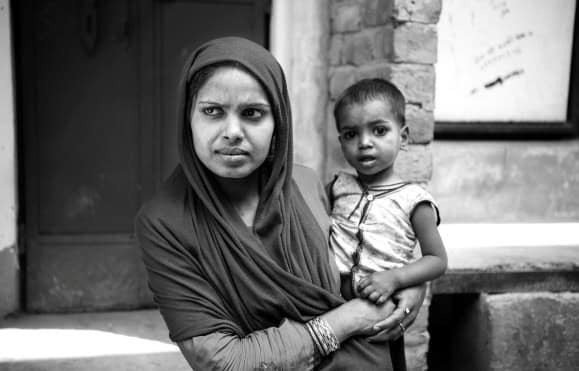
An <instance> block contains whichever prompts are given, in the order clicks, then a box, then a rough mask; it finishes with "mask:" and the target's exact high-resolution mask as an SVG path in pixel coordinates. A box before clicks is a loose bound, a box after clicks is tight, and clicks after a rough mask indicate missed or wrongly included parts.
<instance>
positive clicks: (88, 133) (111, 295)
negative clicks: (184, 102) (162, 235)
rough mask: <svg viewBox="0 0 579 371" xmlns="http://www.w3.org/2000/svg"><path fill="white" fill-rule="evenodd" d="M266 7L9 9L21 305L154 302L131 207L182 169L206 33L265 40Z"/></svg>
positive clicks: (83, 1)
mask: <svg viewBox="0 0 579 371" xmlns="http://www.w3.org/2000/svg"><path fill="white" fill-rule="evenodd" d="M265 10H266V7H265V5H264V2H263V1H224V2H221V1H213V2H207V1H132V0H121V1H119V0H80V1H74V0H60V1H34V0H21V1H18V2H16V3H15V4H14V18H13V19H14V20H15V22H14V28H15V34H16V43H15V45H16V57H17V83H16V85H17V92H18V95H17V106H18V107H17V112H18V125H19V131H20V143H19V144H20V151H19V152H20V154H21V159H20V164H21V165H20V182H21V185H22V188H21V196H20V198H21V208H20V209H21V223H22V226H23V231H24V233H23V241H22V242H23V243H24V249H23V250H24V260H23V261H24V268H25V276H24V280H25V287H26V295H25V300H26V303H25V305H26V308H27V310H29V311H79V310H95V309H113V308H114V309H121V308H136V307H141V306H147V305H150V304H151V297H150V294H149V292H148V289H147V287H146V279H145V274H144V270H143V267H142V264H141V260H140V255H139V251H138V248H137V247H136V245H135V239H134V235H133V219H134V215H135V213H136V211H137V210H138V208H139V207H140V205H141V204H142V202H143V201H144V200H146V199H147V198H148V197H149V196H150V195H151V194H152V193H153V192H154V190H155V189H156V188H157V187H158V185H159V183H160V181H161V180H162V178H163V177H164V176H165V175H167V174H168V173H169V172H170V170H171V169H172V168H173V167H174V165H175V163H176V154H175V148H176V139H175V125H174V121H175V113H174V112H175V103H174V100H175V91H176V80H177V76H178V73H179V71H180V64H181V63H182V61H183V58H184V57H185V56H186V54H188V52H189V51H190V50H192V49H193V48H195V47H197V46H198V45H199V44H200V43H201V42H203V41H205V40H206V39H208V38H211V37H215V36H220V35H231V34H233V35H241V36H246V37H249V38H252V39H254V40H256V41H258V42H261V43H263V42H264V40H265V38H266V33H265V24H266V22H265V21H264V19H265Z"/></svg>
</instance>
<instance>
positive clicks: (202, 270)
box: [136, 37, 390, 370]
mask: <svg viewBox="0 0 579 371" xmlns="http://www.w3.org/2000/svg"><path fill="white" fill-rule="evenodd" d="M228 61H233V62H236V63H237V64H239V65H241V66H243V67H244V68H246V69H247V70H248V71H249V72H250V73H251V74H252V75H253V76H254V77H255V78H257V80H258V81H259V82H260V83H261V85H262V86H263V88H264V90H265V91H266V92H267V94H268V98H269V100H270V103H271V106H272V112H273V115H274V119H275V131H274V135H275V142H274V144H273V145H274V148H275V154H274V159H273V161H272V162H271V163H268V164H264V165H263V166H262V167H261V168H260V172H261V179H262V184H261V190H262V193H261V198H260V203H259V206H258V211H257V216H256V219H255V225H254V228H253V230H250V229H249V228H247V227H246V226H245V225H244V224H243V222H242V220H241V219H240V218H239V217H237V218H236V217H231V215H236V214H235V212H232V206H231V205H230V204H229V203H228V202H227V201H226V200H227V198H226V197H225V196H224V195H223V194H222V193H221V192H220V190H219V188H218V187H217V186H216V184H215V182H214V179H213V177H212V175H211V173H210V172H209V171H208V170H207V169H206V168H205V167H204V166H203V165H202V164H201V162H200V161H199V159H198V158H197V156H196V155H195V152H194V150H193V142H192V136H191V129H190V124H189V118H188V116H189V113H188V112H186V111H187V101H188V100H190V99H191V97H190V96H189V94H188V82H189V80H190V78H191V76H193V75H194V74H195V73H196V72H197V71H199V70H200V69H201V68H203V67H205V66H208V65H212V64H216V63H222V62H228ZM181 76H182V77H181V82H180V86H179V97H180V98H179V99H180V100H179V102H178V110H179V111H178V116H177V117H178V118H179V123H178V125H179V130H180V132H179V152H180V165H179V166H178V167H177V169H176V170H175V171H174V172H173V174H172V175H171V177H170V178H169V179H168V180H167V181H166V182H165V183H164V184H163V186H162V188H161V190H160V191H159V192H158V194H157V195H156V196H155V197H154V198H153V199H152V200H151V201H149V202H148V203H147V204H145V205H144V206H143V207H142V209H141V210H140V212H139V214H138V215H137V220H136V233H137V237H138V240H139V244H140V246H141V249H142V251H143V259H144V262H145V266H146V267H147V272H148V276H149V286H150V288H151V289H152V291H153V294H154V298H155V301H156V302H157V304H158V305H159V307H160V310H161V314H162V315H163V318H164V319H165V322H166V323H167V326H168V328H169V332H170V337H171V339H172V340H173V341H177V342H178V341H183V340H186V339H189V338H191V337H194V336H200V335H207V334H210V333H213V332H216V331H220V332H224V333H228V334H232V335H236V336H240V337H242V336H246V335H248V334H250V333H251V332H253V331H257V330H262V329H265V328H268V327H272V326H278V325H279V323H280V322H281V321H282V319H283V318H289V319H292V320H295V321H300V322H306V321H308V320H310V319H312V318H313V317H315V316H317V315H321V314H323V313H325V312H327V311H329V310H331V309H332V308H335V307H337V306H339V305H340V304H342V303H343V299H342V298H341V297H340V296H339V295H338V293H339V287H337V285H336V283H335V281H334V280H333V278H332V272H331V268H330V267H329V265H328V259H329V257H328V247H327V246H328V245H327V240H326V236H325V235H324V233H323V232H322V229H321V228H320V227H319V224H318V223H317V221H316V219H315V218H314V216H313V214H312V212H311V210H310V209H309V208H308V206H307V205H306V202H305V201H304V198H303V196H302V194H301V193H300V191H299V189H298V187H297V186H296V184H295V182H294V181H293V180H292V174H291V169H292V156H293V154H292V134H291V133H292V127H291V112H290V105H289V98H288V93H287V87H286V82H285V77H284V75H283V71H282V69H281V67H280V66H279V65H278V63H277V62H276V60H275V59H274V58H273V57H272V55H271V54H270V53H269V52H268V51H267V50H265V49H264V48H263V47H261V46H260V45H258V44H255V43H253V42H251V41H249V40H245V39H241V38H236V37H228V38H222V39H217V40H213V41H210V42H208V43H206V44H204V45H203V46H201V47H200V48H199V49H197V50H196V51H195V52H193V54H192V55H191V56H190V58H189V60H188V62H187V64H186V66H185V69H184V71H183V73H182V75H181ZM389 364H390V357H389V353H388V347H387V344H386V343H369V342H367V341H366V340H365V339H363V338H352V339H350V340H348V341H346V342H344V343H343V344H342V346H341V348H340V350H339V351H337V352H335V353H334V354H333V355H331V356H330V357H327V358H325V359H324V361H323V362H322V364H321V365H320V366H319V369H324V370H326V369H327V370H342V369H343V370H348V369H364V370H373V369H388V368H389Z"/></svg>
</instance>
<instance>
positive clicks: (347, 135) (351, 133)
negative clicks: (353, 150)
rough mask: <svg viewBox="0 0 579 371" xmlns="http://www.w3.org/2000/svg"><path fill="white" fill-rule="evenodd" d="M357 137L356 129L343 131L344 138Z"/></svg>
mask: <svg viewBox="0 0 579 371" xmlns="http://www.w3.org/2000/svg"><path fill="white" fill-rule="evenodd" d="M355 137H356V132H355V131H345V132H343V133H342V138H344V140H351V139H354V138H355Z"/></svg>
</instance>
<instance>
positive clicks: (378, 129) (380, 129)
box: [374, 126, 388, 136]
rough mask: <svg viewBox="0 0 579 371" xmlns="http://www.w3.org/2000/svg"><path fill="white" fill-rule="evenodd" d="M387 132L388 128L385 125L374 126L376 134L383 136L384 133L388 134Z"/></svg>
mask: <svg viewBox="0 0 579 371" xmlns="http://www.w3.org/2000/svg"><path fill="white" fill-rule="evenodd" d="M386 133H388V129H387V128H386V127H384V126H376V127H375V128H374V134H375V135H378V136H383V135H386Z"/></svg>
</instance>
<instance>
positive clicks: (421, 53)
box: [392, 22, 438, 64]
mask: <svg viewBox="0 0 579 371" xmlns="http://www.w3.org/2000/svg"><path fill="white" fill-rule="evenodd" d="M437 41H438V37H437V33H436V26H435V25H428V24H422V23H414V22H408V23H403V24H401V25H399V26H397V27H396V28H395V30H394V47H393V55H392V58H393V61H394V62H409V63H421V64H433V63H436V56H437V55H436V53H437Z"/></svg>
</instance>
